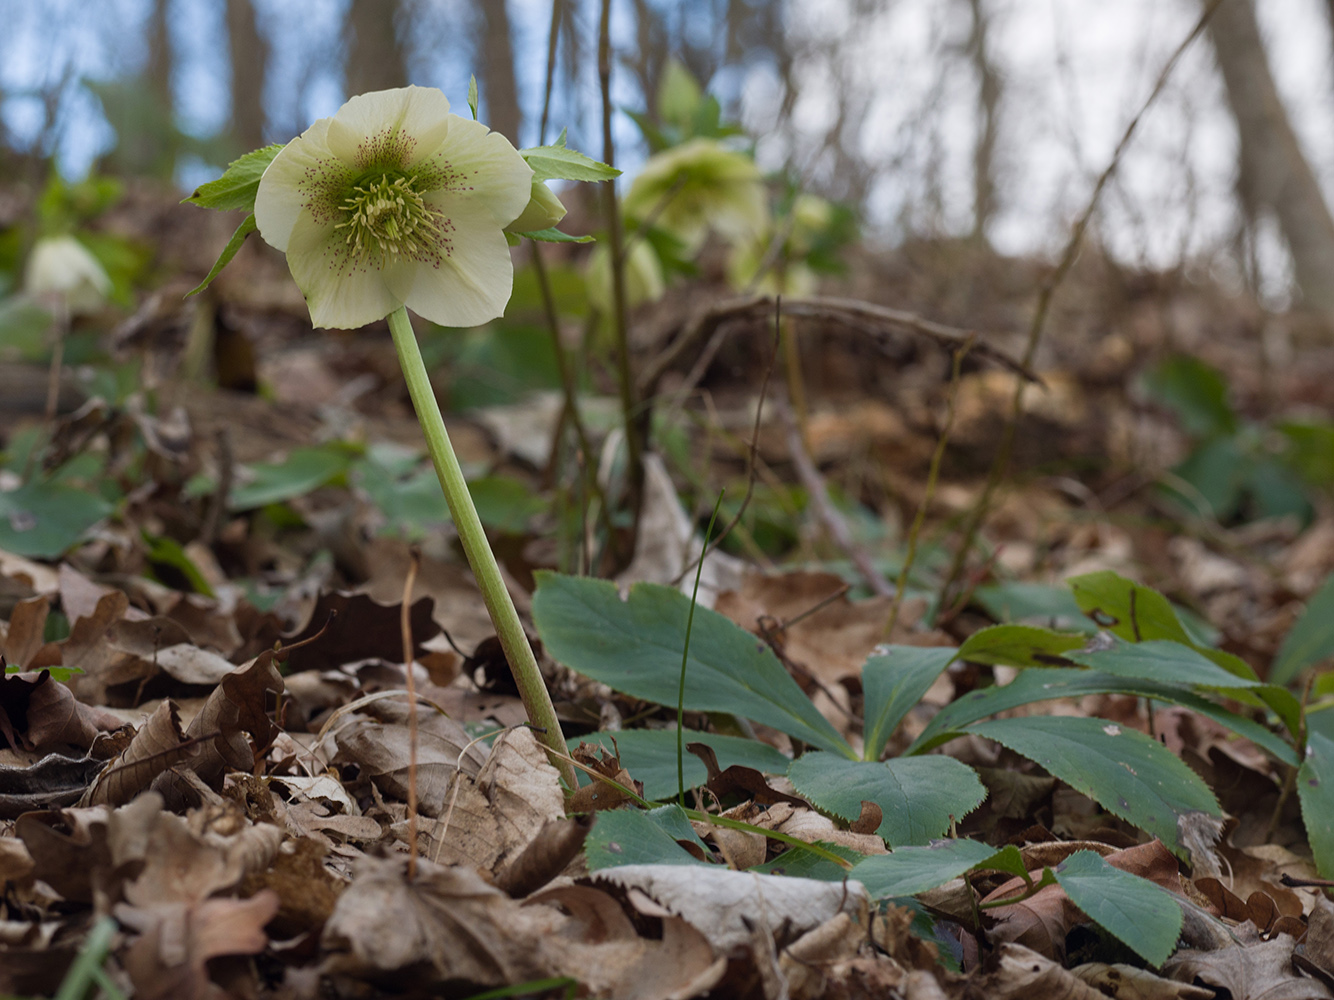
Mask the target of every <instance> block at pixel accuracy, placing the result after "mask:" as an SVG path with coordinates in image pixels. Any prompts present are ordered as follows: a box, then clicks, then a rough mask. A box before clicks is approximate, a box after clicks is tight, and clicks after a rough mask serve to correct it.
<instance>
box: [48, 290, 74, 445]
mask: <svg viewBox="0 0 1334 1000" xmlns="http://www.w3.org/2000/svg"><path fill="white" fill-rule="evenodd" d="M53 328H54V329H55V343H54V344H52V345H51V370H50V371H49V372H48V373H47V376H46V424H47V429H48V431H49V430H50V428H51V427H52V425H54V424H55V422H56V411H57V410H58V409H59V407H60V374H61V372H63V371H64V370H65V336H66V334H67V333H68V332H69V306H68V304H67V303H66V302H65V300H64V298H63V297H62V298H61V299H60V300H59V301H58V302H57V303H56V307H55V323H54V324H53Z"/></svg>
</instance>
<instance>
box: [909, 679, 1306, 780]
mask: <svg viewBox="0 0 1334 1000" xmlns="http://www.w3.org/2000/svg"><path fill="white" fill-rule="evenodd" d="M1087 694H1128V695H1133V696H1135V697H1139V698H1152V699H1154V700H1155V701H1165V702H1168V703H1170V704H1173V705H1182V706H1184V707H1186V708H1189V709H1191V710H1192V711H1195V712H1199V713H1200V714H1201V715H1204V716H1207V717H1208V718H1210V719H1213V720H1214V721H1215V722H1218V723H1220V724H1221V725H1224V726H1226V727H1227V728H1228V729H1231V730H1232V731H1233V732H1235V733H1237V734H1238V735H1239V736H1244V737H1246V738H1247V739H1248V740H1250V741H1251V742H1253V743H1255V744H1256V745H1257V746H1260V747H1262V748H1264V749H1265V750H1267V751H1269V753H1271V754H1273V755H1274V756H1275V757H1277V758H1278V759H1279V760H1281V761H1283V762H1284V763H1285V764H1291V765H1292V766H1294V767H1295V766H1296V765H1297V754H1296V752H1295V751H1294V750H1293V749H1292V747H1291V746H1289V745H1288V743H1286V742H1285V741H1284V740H1283V739H1281V738H1280V737H1278V736H1276V735H1275V734H1274V733H1272V732H1271V731H1270V730H1268V729H1266V728H1265V727H1264V726H1262V725H1260V724H1259V723H1257V722H1253V721H1251V720H1250V719H1247V718H1245V717H1244V716H1240V715H1237V714H1235V713H1233V712H1229V711H1228V710H1227V709H1225V708H1222V707H1220V706H1218V705H1216V704H1215V703H1214V702H1212V701H1209V700H1208V699H1207V698H1202V697H1201V696H1199V695H1197V694H1195V693H1193V692H1190V691H1183V690H1182V689H1180V688H1175V687H1171V686H1170V685H1167V684H1160V683H1158V682H1156V681H1146V680H1139V679H1136V678H1133V677H1115V676H1113V675H1111V674H1104V673H1100V672H1096V671H1092V670H1067V669H1051V670H1044V669H1030V670H1025V671H1024V672H1023V673H1022V674H1020V675H1019V676H1018V677H1016V678H1015V679H1014V680H1013V681H1011V682H1010V683H1009V684H1004V685H996V686H994V687H989V688H982V689H981V690H979V691H971V692H969V693H968V694H966V695H964V696H963V697H962V698H956V699H955V700H954V701H953V702H951V703H950V704H948V705H946V706H945V707H944V708H943V709H941V710H940V711H939V712H938V713H936V715H935V717H934V718H932V720H931V721H930V722H929V723H927V727H926V729H924V730H922V732H921V734H920V735H919V736H918V737H917V739H916V740H915V741H914V742H913V745H912V746H910V747H909V748H908V749H907V750H906V751H905V754H918V753H925V752H926V751H927V750H930V749H932V748H934V747H937V746H939V745H940V744H941V743H945V742H948V741H949V740H951V739H953V738H954V735H953V734H955V733H957V732H959V731H960V730H962V728H963V727H964V726H966V725H968V723H970V722H976V721H977V720H978V719H985V718H986V717H987V716H989V715H995V714H997V713H998V712H1005V711H1008V710H1009V709H1012V708H1017V707H1018V706H1020V705H1027V704H1031V703H1032V702H1037V701H1049V700H1051V699H1054V698H1080V697H1083V696H1084V695H1087Z"/></svg>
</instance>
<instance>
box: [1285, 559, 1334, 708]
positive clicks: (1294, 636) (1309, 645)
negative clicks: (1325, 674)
mask: <svg viewBox="0 0 1334 1000" xmlns="http://www.w3.org/2000/svg"><path fill="white" fill-rule="evenodd" d="M1331 656H1334V574H1331V575H1330V577H1329V579H1327V580H1326V581H1325V582H1324V583H1323V584H1322V585H1321V587H1320V589H1319V590H1317V591H1316V592H1315V593H1314V594H1313V595H1312V596H1311V599H1310V600H1309V601H1307V602H1306V610H1305V611H1303V612H1302V615H1301V617H1300V618H1298V619H1297V623H1296V624H1295V625H1293V626H1292V630H1291V631H1289V632H1288V634H1287V636H1285V637H1284V639H1283V645H1282V646H1281V647H1279V651H1278V657H1277V658H1276V659H1275V660H1274V665H1273V666H1272V667H1270V668H1269V680H1270V681H1271V682H1273V683H1274V684H1287V683H1288V682H1289V681H1291V680H1292V679H1293V678H1294V677H1296V676H1297V675H1298V674H1300V673H1301V672H1302V671H1303V670H1305V669H1306V668H1307V667H1309V666H1311V665H1312V664H1313V663H1319V662H1320V661H1321V660H1324V659H1328V658H1329V657H1331Z"/></svg>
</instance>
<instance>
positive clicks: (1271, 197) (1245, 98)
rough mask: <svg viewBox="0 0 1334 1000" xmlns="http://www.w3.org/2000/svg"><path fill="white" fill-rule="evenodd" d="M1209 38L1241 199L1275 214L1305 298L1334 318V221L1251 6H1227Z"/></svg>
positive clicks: (1231, 1) (1232, 1)
mask: <svg viewBox="0 0 1334 1000" xmlns="http://www.w3.org/2000/svg"><path fill="white" fill-rule="evenodd" d="M1209 37H1210V39H1211V40H1212V41H1213V46H1214V52H1215V54H1216V55H1217V57H1218V67H1219V69H1220V70H1221V71H1222V74H1223V81H1224V83H1225V84H1226V86H1227V95H1228V103H1229V104H1230V105H1231V106H1232V114H1233V116H1234V117H1235V119H1236V122H1237V133H1238V135H1239V137H1240V141H1241V154H1240V172H1239V181H1238V186H1239V189H1240V194H1241V197H1242V199H1243V201H1248V202H1249V203H1250V204H1251V205H1253V206H1257V207H1258V206H1263V207H1266V208H1268V209H1270V210H1271V211H1273V213H1274V216H1275V218H1276V219H1277V220H1278V224H1279V227H1280V228H1281V229H1282V230H1283V236H1284V238H1285V239H1286V240H1287V243H1288V248H1289V250H1290V251H1291V253H1292V262H1293V270H1294V272H1295V274H1296V278H1297V285H1298V287H1299V288H1300V289H1301V293H1302V298H1303V299H1304V300H1305V303H1306V305H1307V306H1308V307H1310V308H1311V309H1314V310H1317V311H1319V312H1321V313H1324V314H1325V315H1327V316H1329V317H1330V318H1331V319H1334V217H1331V215H1330V211H1329V206H1328V205H1327V204H1326V202H1325V199H1324V195H1323V194H1322V193H1321V191H1320V185H1319V183H1318V182H1317V181H1316V178H1315V174H1314V173H1313V172H1312V170H1311V166H1310V164H1309V163H1308V162H1307V160H1306V157H1305V156H1304V155H1303V154H1302V150H1301V145H1300V144H1299V142H1298V141H1297V134H1296V133H1295V132H1294V131H1293V129H1292V125H1291V123H1290V122H1289V121H1288V115H1287V112H1286V110H1285V109H1284V107H1283V102H1282V99H1281V98H1280V97H1279V93H1278V88H1277V86H1275V84H1274V77H1273V75H1272V74H1271V73H1270V70H1269V62H1268V59H1267V58H1266V55H1265V50H1264V43H1263V41H1262V39H1261V37H1260V28H1259V25H1258V24H1257V23H1256V19H1255V8H1254V7H1253V6H1252V5H1251V0H1223V2H1222V3H1221V4H1220V5H1219V7H1218V9H1217V10H1215V11H1214V15H1213V17H1212V18H1211V19H1210V20H1209Z"/></svg>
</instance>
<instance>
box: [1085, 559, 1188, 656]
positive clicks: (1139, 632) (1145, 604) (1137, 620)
mask: <svg viewBox="0 0 1334 1000" xmlns="http://www.w3.org/2000/svg"><path fill="white" fill-rule="evenodd" d="M1066 583H1067V584H1069V586H1070V590H1071V592H1072V593H1073V594H1074V595H1075V601H1076V602H1077V603H1078V604H1079V608H1080V610H1081V611H1083V612H1084V614H1086V615H1088V616H1089V617H1090V618H1092V619H1093V621H1094V622H1096V623H1097V624H1098V625H1099V626H1100V627H1102V628H1105V629H1106V630H1107V631H1108V632H1111V633H1112V635H1114V636H1116V637H1117V638H1118V639H1124V640H1125V641H1126V642H1143V641H1145V640H1146V639H1171V640H1173V641H1174V642H1181V643H1185V644H1186V645H1187V646H1193V645H1194V644H1195V642H1194V639H1193V638H1192V637H1191V635H1190V634H1189V633H1188V632H1187V631H1186V629H1185V626H1183V625H1182V624H1181V620H1180V619H1179V618H1177V614H1176V612H1175V611H1174V610H1172V602H1171V601H1169V600H1168V599H1167V598H1166V597H1164V596H1163V595H1162V594H1160V593H1158V591H1156V590H1154V589H1153V588H1152V587H1145V586H1144V585H1143V584H1139V583H1136V582H1135V581H1134V580H1127V579H1126V578H1125V577H1123V576H1120V575H1119V574H1116V573H1113V572H1112V571H1111V570H1101V571H1099V572H1097V573H1086V574H1085V575H1083V576H1074V577H1071V578H1070V579H1069V580H1067V581H1066Z"/></svg>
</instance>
